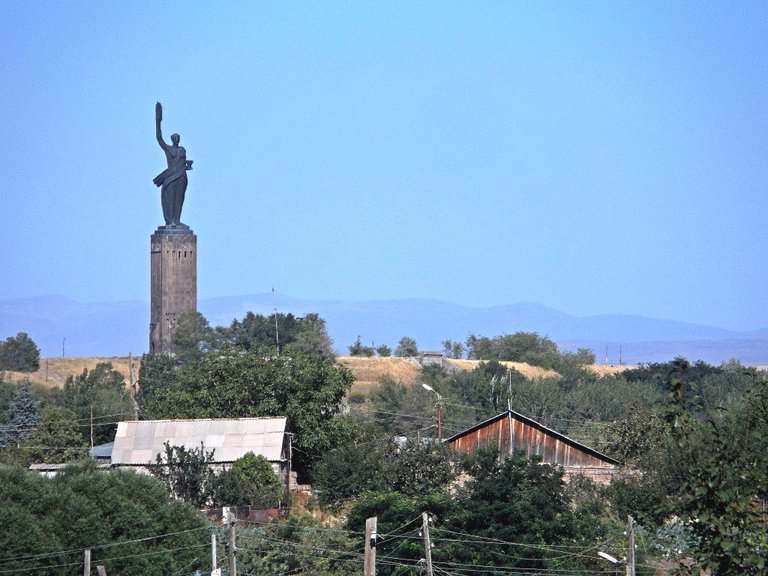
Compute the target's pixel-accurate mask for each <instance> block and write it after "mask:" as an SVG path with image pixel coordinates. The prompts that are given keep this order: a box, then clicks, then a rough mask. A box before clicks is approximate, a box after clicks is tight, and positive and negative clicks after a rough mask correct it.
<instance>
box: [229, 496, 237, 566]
mask: <svg viewBox="0 0 768 576" xmlns="http://www.w3.org/2000/svg"><path fill="white" fill-rule="evenodd" d="M236 551H237V548H236V546H235V514H234V513H233V512H232V511H230V512H229V549H228V550H227V557H228V559H229V576H237V556H236V555H235V552H236Z"/></svg>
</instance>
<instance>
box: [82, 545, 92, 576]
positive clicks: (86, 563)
mask: <svg viewBox="0 0 768 576" xmlns="http://www.w3.org/2000/svg"><path fill="white" fill-rule="evenodd" d="M83 576H91V549H90V548H86V550H85V557H84V558H83Z"/></svg>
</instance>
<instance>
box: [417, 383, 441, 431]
mask: <svg viewBox="0 0 768 576" xmlns="http://www.w3.org/2000/svg"><path fill="white" fill-rule="evenodd" d="M421 387H422V388H424V390H429V391H430V392H434V393H435V394H437V403H436V404H435V412H436V413H437V439H438V440H440V441H441V442H442V440H443V398H442V396H440V394H438V393H437V390H435V389H434V388H432V386H430V385H429V384H424V383H423V382H422V383H421Z"/></svg>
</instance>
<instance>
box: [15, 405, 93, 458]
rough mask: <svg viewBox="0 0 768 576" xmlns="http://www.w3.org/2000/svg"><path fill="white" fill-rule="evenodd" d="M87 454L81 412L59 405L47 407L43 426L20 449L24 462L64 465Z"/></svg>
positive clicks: (41, 424)
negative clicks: (79, 418) (78, 415)
mask: <svg viewBox="0 0 768 576" xmlns="http://www.w3.org/2000/svg"><path fill="white" fill-rule="evenodd" d="M87 455H88V443H87V442H86V440H85V437H84V436H83V434H82V432H81V427H80V423H79V422H78V420H77V415H76V414H75V413H74V412H72V411H71V410H68V409H67V408H62V407H61V406H55V405H48V406H46V407H45V408H43V418H42V421H41V422H40V425H39V426H38V427H37V428H35V430H34V431H33V432H32V434H30V435H29V438H28V439H27V440H26V441H25V442H24V443H23V444H22V445H21V446H20V448H19V456H20V461H21V462H23V463H24V464H33V463H45V464H63V463H66V462H71V461H72V460H77V459H81V458H85V457H86V456H87Z"/></svg>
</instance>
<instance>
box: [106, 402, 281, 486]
mask: <svg viewBox="0 0 768 576" xmlns="http://www.w3.org/2000/svg"><path fill="white" fill-rule="evenodd" d="M286 420H287V419H286V418H285V416H276V417H266V418H208V419H195V420H138V421H127V422H119V423H118V425H117V434H116V435H115V442H114V447H113V448H112V455H111V456H112V457H111V464H112V467H121V468H134V469H139V470H148V469H149V468H151V467H152V466H153V465H155V463H156V460H157V456H158V455H160V456H161V457H162V456H164V455H165V444H166V443H167V444H169V445H170V446H183V447H184V448H185V449H187V450H195V449H198V448H200V447H201V446H202V447H203V449H204V450H205V451H206V452H213V457H212V460H213V465H214V466H215V467H216V468H219V469H221V470H225V469H227V468H228V467H229V466H231V465H232V463H233V462H234V461H235V460H237V459H239V458H241V457H243V456H245V455H246V454H247V453H248V452H253V453H254V454H255V455H256V456H263V457H264V458H266V459H267V460H269V462H270V463H271V464H272V469H273V470H274V471H275V474H277V475H278V476H279V477H280V479H281V480H282V481H283V484H284V485H287V484H288V479H289V477H290V473H291V463H290V444H289V443H290V436H289V435H288V434H287V433H286V430H285V428H286Z"/></svg>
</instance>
